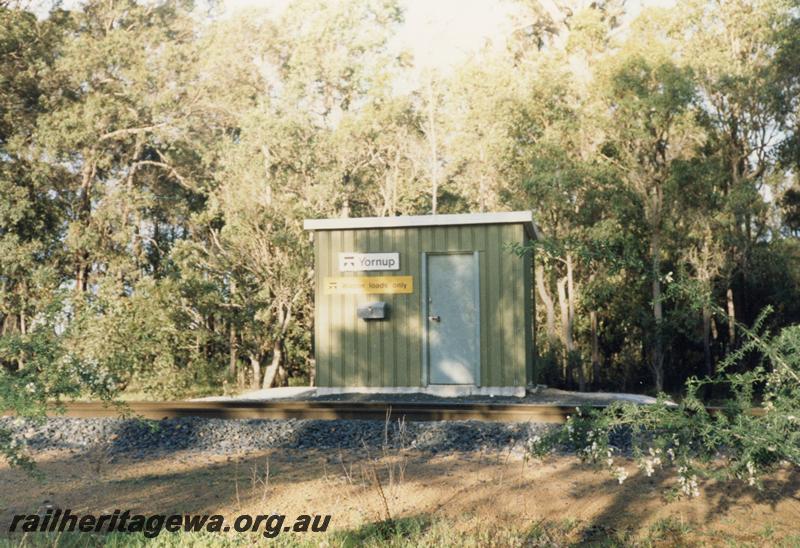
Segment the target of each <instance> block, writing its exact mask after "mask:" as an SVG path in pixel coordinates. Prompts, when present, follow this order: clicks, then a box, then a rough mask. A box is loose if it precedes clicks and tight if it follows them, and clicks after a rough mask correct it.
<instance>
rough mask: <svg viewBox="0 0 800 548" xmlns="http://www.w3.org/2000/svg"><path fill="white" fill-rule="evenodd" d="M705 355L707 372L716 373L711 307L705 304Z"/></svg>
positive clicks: (709, 373)
mask: <svg viewBox="0 0 800 548" xmlns="http://www.w3.org/2000/svg"><path fill="white" fill-rule="evenodd" d="M703 357H704V361H705V365H706V374H708V376H709V377H711V376H712V375H714V359H713V357H712V356H711V307H709V306H708V305H707V304H706V305H703Z"/></svg>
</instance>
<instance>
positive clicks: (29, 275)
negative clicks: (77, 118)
mask: <svg viewBox="0 0 800 548" xmlns="http://www.w3.org/2000/svg"><path fill="white" fill-rule="evenodd" d="M64 24H65V18H64V16H63V14H62V13H60V12H59V13H56V14H54V16H53V17H52V18H50V19H45V20H42V21H39V20H37V18H36V16H35V15H34V14H33V13H30V12H27V11H23V10H15V9H10V8H6V7H0V57H2V59H3V61H2V63H0V257H2V260H0V337H3V336H6V335H12V334H19V335H23V336H24V335H26V334H27V333H28V332H29V330H30V327H31V323H32V321H33V320H34V318H35V317H36V315H37V313H38V312H40V311H41V310H43V309H44V308H45V307H46V306H47V304H48V303H49V301H50V299H51V295H52V292H53V291H54V290H55V289H56V288H58V286H59V285H60V284H61V282H62V279H63V275H64V271H63V268H62V261H63V259H64V256H63V251H62V247H61V242H60V238H59V237H60V225H61V223H62V222H63V220H64V215H63V209H62V206H63V203H62V201H61V196H60V192H61V191H62V190H63V185H62V184H61V182H60V181H61V180H62V179H63V178H65V177H66V176H68V173H66V172H65V170H63V169H59V168H57V167H54V166H51V165H49V164H48V163H47V162H45V161H42V159H40V158H38V157H37V156H36V155H35V154H31V152H30V148H31V145H32V142H33V139H34V137H33V134H34V131H35V128H36V124H37V121H38V118H39V117H40V116H43V115H44V114H46V113H47V112H48V102H49V96H50V94H51V93H53V92H54V86H52V84H51V82H52V80H51V77H50V75H51V73H52V67H53V64H54V62H55V60H56V51H57V49H58V47H59V46H60V44H61V41H62V39H63V34H64V29H65V25H64ZM23 361H24V359H23V358H22V357H21V356H17V357H13V356H2V357H0V362H1V363H2V364H3V365H4V366H7V367H18V366H21V365H23Z"/></svg>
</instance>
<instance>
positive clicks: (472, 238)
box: [314, 224, 534, 387]
mask: <svg viewBox="0 0 800 548" xmlns="http://www.w3.org/2000/svg"><path fill="white" fill-rule="evenodd" d="M524 241H525V232H524V228H523V225H521V224H498V225H467V226H444V227H414V228H390V229H377V228H375V229H357V230H319V231H315V232H314V257H315V265H314V266H315V273H316V291H315V293H316V294H315V318H316V322H315V333H314V335H315V337H314V339H315V340H314V348H315V357H316V364H317V373H316V375H317V377H316V381H317V385H318V386H321V387H331V386H425V385H426V384H427V383H426V381H425V377H426V372H425V371H424V360H423V352H424V348H423V327H424V324H423V310H424V309H423V307H422V305H423V303H422V287H423V283H422V275H423V273H422V260H421V259H422V253H423V252H442V251H462V252H472V251H476V250H477V251H479V255H480V310H481V340H480V355H481V364H480V371H481V373H480V384H481V386H525V385H526V384H528V382H530V381H531V379H532V378H533V377H532V376H533V352H534V348H533V337H532V332H533V331H532V310H533V307H532V301H531V299H532V291H531V288H532V285H533V284H532V276H533V274H532V272H531V261H530V257H520V256H518V255H516V254H514V253H512V252H510V251H509V250H507V249H506V247H505V244H506V243H512V242H516V243H522V242H524ZM347 251H352V252H360V253H377V252H399V253H400V270H395V271H382V272H339V271H338V254H339V253H340V252H347ZM389 275H397V276H401V275H410V276H413V277H414V292H413V293H411V294H400V295H324V294H323V292H322V283H323V280H324V279H325V277H327V276H389ZM373 301H386V302H387V303H388V304H389V310H390V312H389V319H388V320H384V321H370V322H365V321H363V320H359V319H358V318H357V316H356V308H357V307H358V306H359V305H362V304H366V303H369V302H373Z"/></svg>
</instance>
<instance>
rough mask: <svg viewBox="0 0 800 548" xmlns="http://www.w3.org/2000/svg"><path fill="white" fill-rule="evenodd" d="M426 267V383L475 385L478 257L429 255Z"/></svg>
mask: <svg viewBox="0 0 800 548" xmlns="http://www.w3.org/2000/svg"><path fill="white" fill-rule="evenodd" d="M426 264H427V279H426V282H427V283H426V289H427V291H426V293H427V295H426V297H427V315H426V319H425V322H426V326H427V328H426V335H427V353H428V356H427V357H428V371H429V375H428V379H429V383H430V384H470V385H475V384H476V379H478V378H480V377H479V375H478V371H479V362H480V353H479V348H478V345H479V341H480V332H479V329H480V319H479V314H480V311H479V305H478V303H479V302H480V301H479V298H478V294H479V293H478V254H477V253H452V254H450V253H448V254H429V255H427V257H426Z"/></svg>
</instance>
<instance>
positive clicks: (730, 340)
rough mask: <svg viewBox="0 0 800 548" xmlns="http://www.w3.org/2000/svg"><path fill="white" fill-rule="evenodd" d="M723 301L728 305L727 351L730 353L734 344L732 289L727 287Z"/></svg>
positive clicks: (734, 311)
mask: <svg viewBox="0 0 800 548" xmlns="http://www.w3.org/2000/svg"><path fill="white" fill-rule="evenodd" d="M725 300H726V301H727V303H728V345H729V348H728V351H732V350H733V347H734V345H735V344H736V307H735V306H734V303H733V288H731V287H729V288H728V290H727V291H726V292H725Z"/></svg>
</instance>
